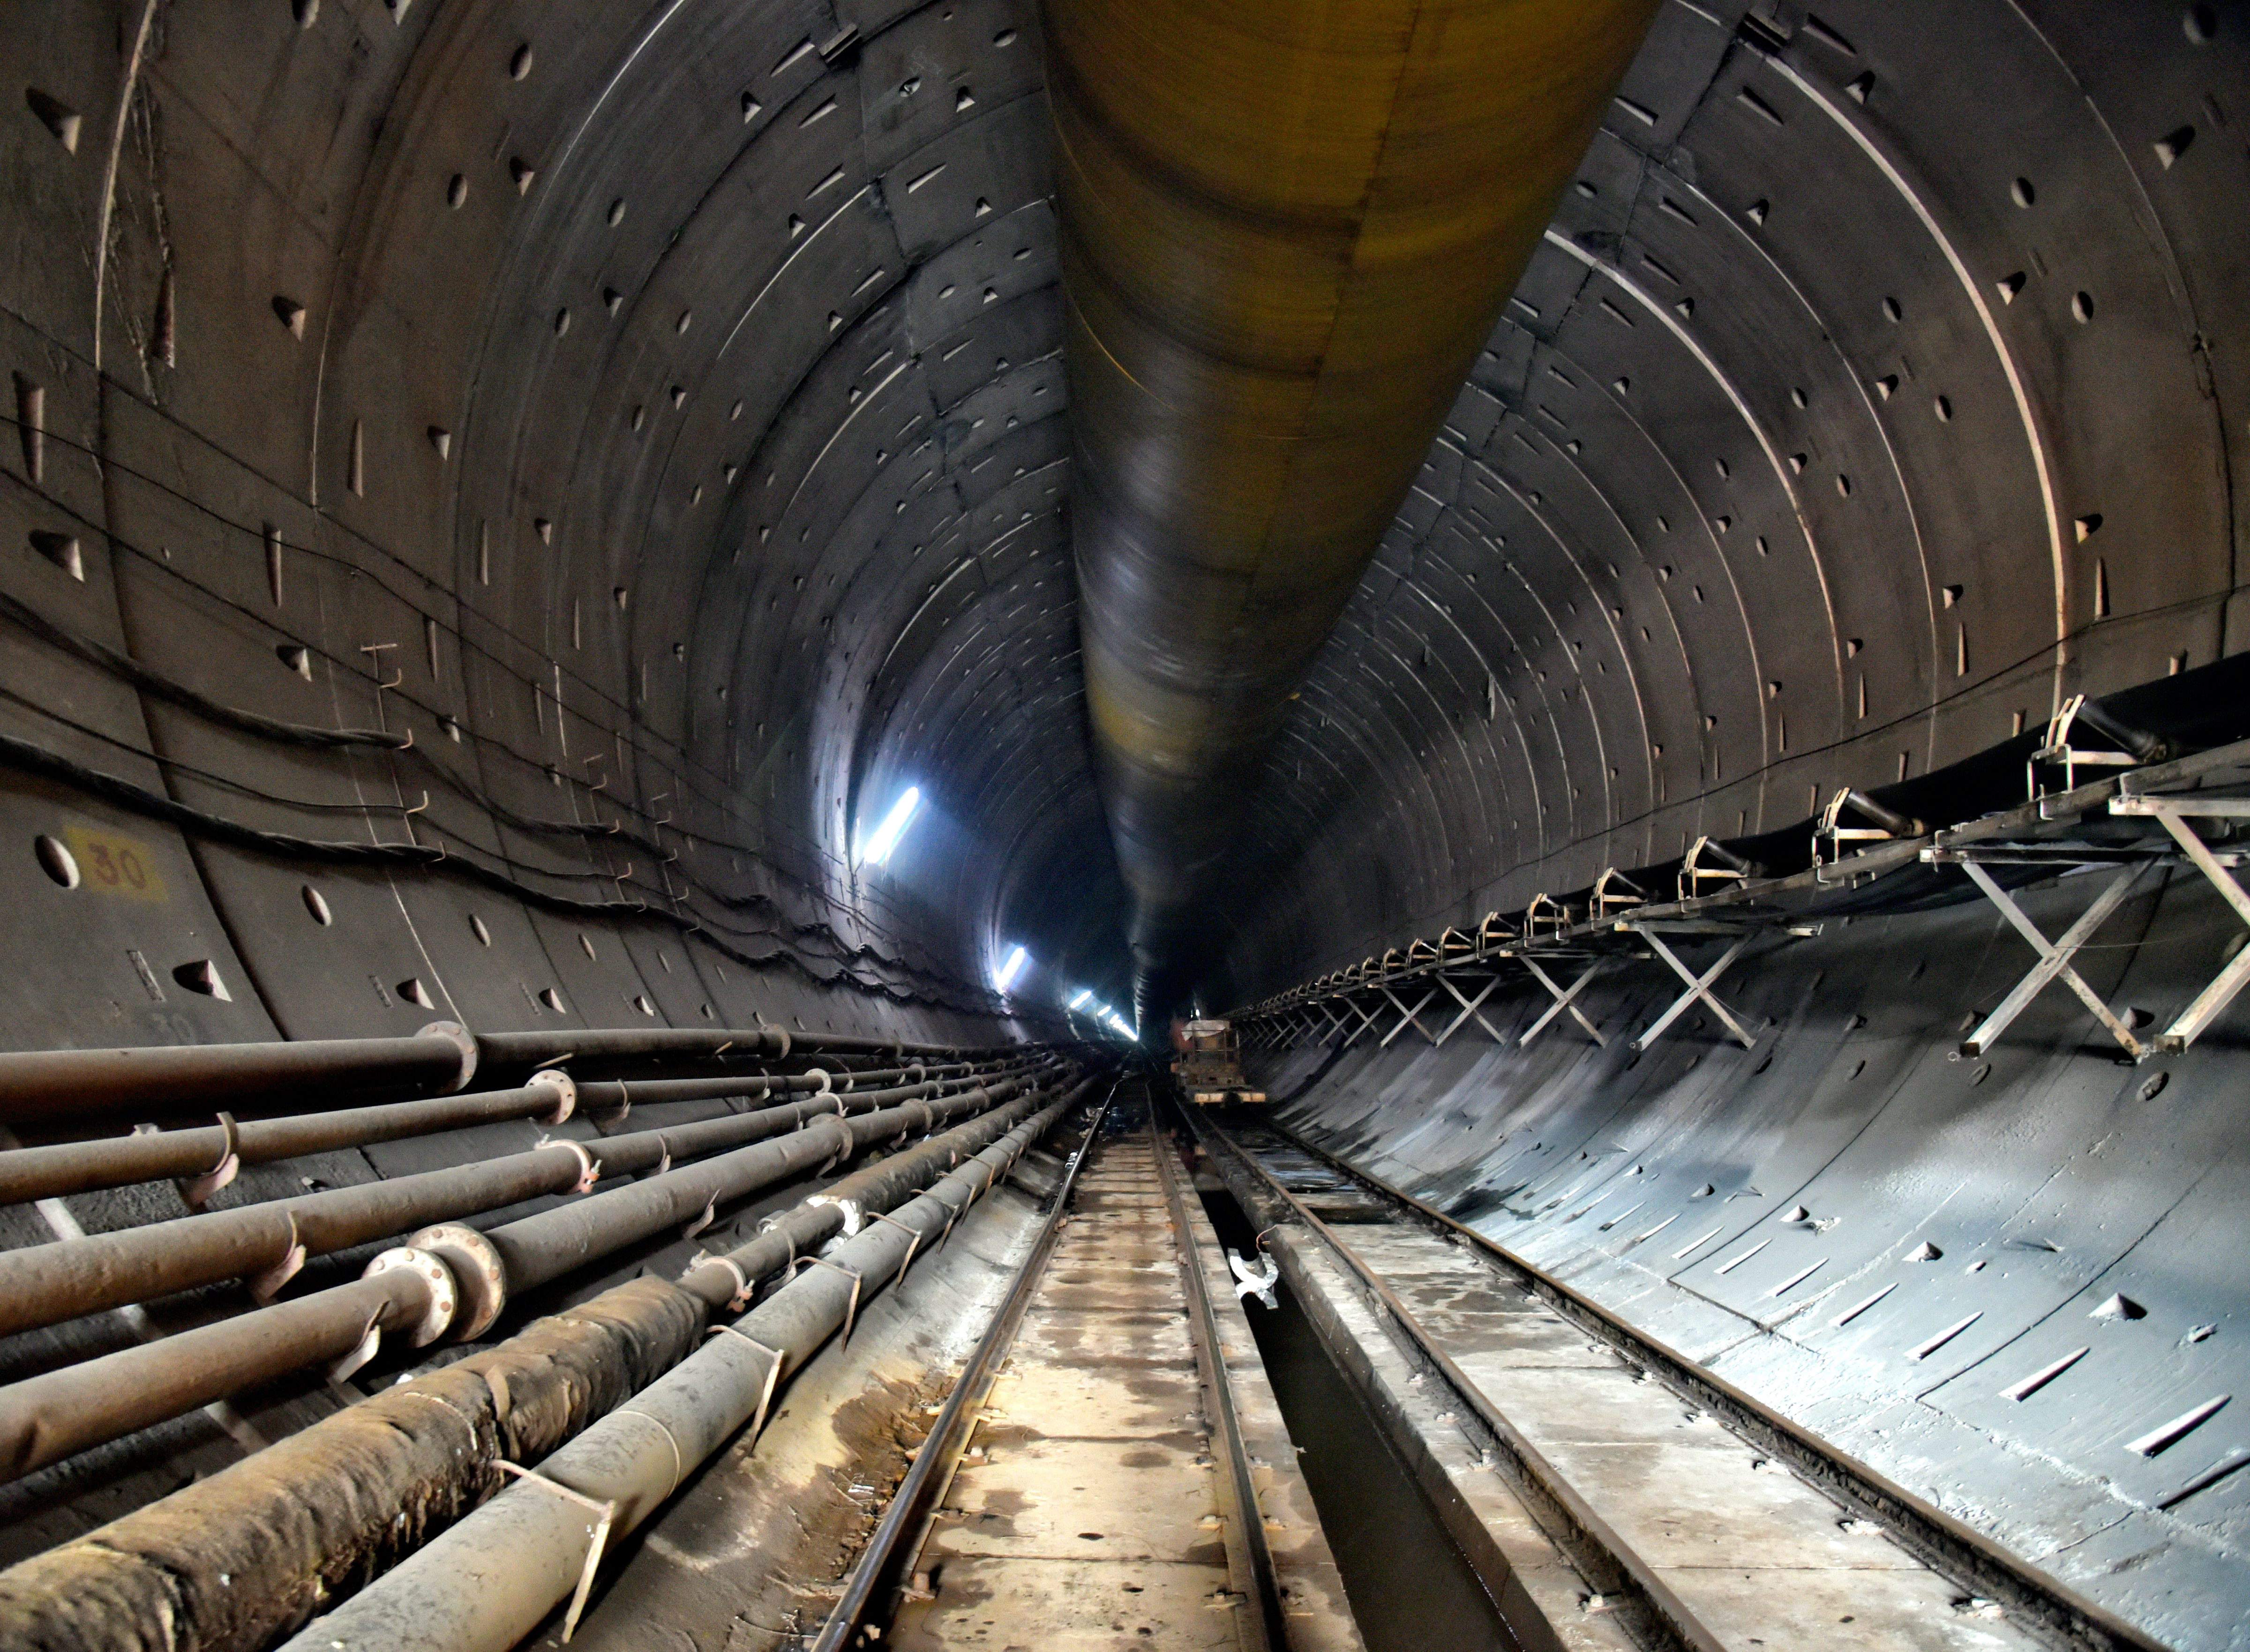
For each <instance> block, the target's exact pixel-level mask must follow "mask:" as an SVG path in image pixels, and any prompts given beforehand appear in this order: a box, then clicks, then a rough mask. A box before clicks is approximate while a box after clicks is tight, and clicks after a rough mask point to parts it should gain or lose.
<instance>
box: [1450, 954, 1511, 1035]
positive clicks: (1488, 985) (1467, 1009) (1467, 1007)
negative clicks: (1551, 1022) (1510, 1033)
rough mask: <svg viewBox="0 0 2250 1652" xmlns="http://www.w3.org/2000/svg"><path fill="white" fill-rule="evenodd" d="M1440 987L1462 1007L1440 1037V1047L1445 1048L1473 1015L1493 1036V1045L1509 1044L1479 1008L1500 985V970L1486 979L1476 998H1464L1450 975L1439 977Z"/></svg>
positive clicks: (1479, 1024) (1478, 1023)
mask: <svg viewBox="0 0 2250 1652" xmlns="http://www.w3.org/2000/svg"><path fill="white" fill-rule="evenodd" d="M1438 985H1439V986H1440V987H1443V988H1445V989H1446V991H1447V992H1448V993H1450V994H1452V995H1453V1002H1455V1003H1457V1004H1459V1005H1460V1007H1461V1013H1460V1015H1456V1016H1454V1017H1453V1022H1452V1023H1451V1024H1450V1025H1448V1026H1447V1027H1446V1030H1445V1031H1443V1032H1441V1033H1439V1035H1438V1043H1439V1045H1440V1046H1443V1044H1444V1043H1445V1042H1446V1039H1448V1038H1451V1037H1452V1036H1453V1035H1454V1034H1455V1033H1457V1032H1459V1031H1460V1029H1461V1023H1462V1022H1465V1021H1467V1019H1468V1018H1469V1017H1470V1016H1472V1015H1474V1016H1475V1017H1476V1023H1477V1025H1478V1026H1480V1027H1481V1028H1483V1029H1485V1031H1487V1033H1490V1034H1491V1035H1492V1042H1493V1043H1496V1044H1501V1043H1507V1042H1508V1041H1507V1040H1506V1039H1504V1038H1502V1037H1501V1036H1500V1034H1499V1032H1498V1031H1497V1030H1496V1029H1494V1026H1493V1024H1492V1023H1491V1022H1488V1021H1487V1020H1486V1019H1485V1018H1484V1015H1483V1012H1482V1011H1481V1010H1480V1009H1479V1008H1477V1006H1478V1005H1480V1004H1481V1003H1483V1002H1484V1001H1485V1000H1486V999H1487V998H1489V997H1491V996H1492V989H1493V988H1495V987H1497V986H1499V985H1500V972H1499V971H1498V970H1494V972H1493V973H1492V974H1490V975H1488V976H1487V977H1486V978H1485V983H1484V986H1483V988H1481V989H1480V991H1479V992H1478V994H1477V995H1476V996H1475V997H1474V998H1469V997H1466V996H1464V995H1462V992H1461V989H1460V988H1458V987H1456V986H1454V985H1453V977H1452V976H1450V975H1440V976H1439V977H1438Z"/></svg>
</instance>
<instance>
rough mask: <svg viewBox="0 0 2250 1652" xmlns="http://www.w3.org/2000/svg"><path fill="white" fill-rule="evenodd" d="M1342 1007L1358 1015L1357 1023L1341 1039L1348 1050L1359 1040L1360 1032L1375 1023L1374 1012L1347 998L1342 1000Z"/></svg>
mask: <svg viewBox="0 0 2250 1652" xmlns="http://www.w3.org/2000/svg"><path fill="white" fill-rule="evenodd" d="M1343 1007H1344V1008H1346V1009H1349V1011H1351V1013H1352V1014H1353V1015H1356V1016H1358V1017H1359V1025H1358V1026H1356V1027H1355V1028H1353V1029H1351V1031H1350V1032H1349V1034H1348V1035H1347V1036H1345V1038H1344V1041H1343V1047H1344V1048H1345V1049H1346V1050H1349V1049H1350V1048H1351V1047H1352V1046H1353V1045H1354V1044H1356V1043H1358V1042H1359V1036H1360V1034H1362V1033H1363V1032H1365V1031H1367V1029H1369V1028H1370V1027H1372V1026H1374V1025H1375V1012H1374V1011H1373V1010H1371V1009H1368V1008H1363V1006H1361V1005H1360V1004H1358V1003H1356V1002H1354V1001H1353V1000H1351V999H1349V998H1347V999H1345V1000H1344V1001H1343Z"/></svg>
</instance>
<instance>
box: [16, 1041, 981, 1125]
mask: <svg viewBox="0 0 2250 1652" xmlns="http://www.w3.org/2000/svg"><path fill="white" fill-rule="evenodd" d="M1017 1048H1019V1047H1018V1046H1007V1045H991V1046H978V1047H975V1048H968V1049H964V1048H962V1047H959V1046H955V1045H948V1044H929V1043H914V1042H912V1041H909V1040H904V1039H884V1038H870V1037H863V1036H857V1035H852V1034H845V1033H790V1032H787V1031H784V1030H783V1029H781V1028H778V1027H755V1028H749V1029H740V1028H731V1029H730V1028H721V1029H713V1030H710V1031H699V1030H696V1029H682V1028H646V1029H643V1028H587V1029H581V1030H577V1031H571V1032H506V1033H480V1034H471V1033H470V1032H468V1031H467V1030H466V1029H464V1028H463V1027H461V1026H460V1025H459V1024H458V1023H457V1022H450V1021H439V1022H431V1024H430V1025H429V1026H427V1027H424V1028H423V1029H422V1030H421V1031H419V1032H418V1033H416V1034H414V1035H413V1036H411V1037H406V1038H331V1039H301V1040H279V1041H272V1042H266V1043H237V1044H178V1045H162V1046H155V1047H150V1048H145V1049H133V1050H13V1051H7V1052H0V1123H5V1124H32V1123H44V1122H46V1121H49V1120H71V1119H84V1118H86V1117H87V1116H88V1115H95V1116H100V1117H105V1118H115V1117H118V1116H121V1115H124V1116H128V1117H129V1116H133V1115H136V1114H137V1115H138V1116H139V1117H141V1118H150V1117H155V1116H157V1115H160V1114H176V1113H180V1112H196V1111H201V1110H203V1109H204V1108H205V1107H211V1108H217V1107H222V1106H224V1107H230V1108H242V1109H248V1108H250V1107H252V1106H253V1105H256V1104H258V1103H259V1102H273V1101H294V1102H295V1103H297V1105H303V1098H304V1097H305V1096H306V1095H307V1093H314V1094H320V1095H324V1096H328V1095H334V1096H339V1097H342V1096H347V1095H358V1094H364V1093H365V1092H367V1091H393V1092H407V1093H416V1092H424V1093H426V1092H433V1091H434V1092H452V1091H460V1090H465V1089H466V1088H467V1087H468V1084H469V1080H470V1079H471V1078H472V1077H474V1076H476V1074H477V1073H478V1072H480V1071H482V1072H484V1073H485V1074H486V1075H487V1077H521V1076H523V1075H527V1074H528V1073H530V1072H532V1071H534V1070H536V1069H538V1068H541V1067H548V1066H556V1065H560V1064H562V1063H565V1062H574V1061H575V1062H579V1063H590V1064H597V1065H599V1064H605V1063H615V1062H629V1061H637V1060H643V1059H654V1058H663V1059H666V1060H671V1061H683V1060H701V1061H710V1060H719V1059H727V1060H746V1059H750V1058H753V1057H787V1056H789V1055H790V1053H791V1052H792V1051H794V1052H795V1053H797V1054H798V1055H820V1054H833V1055H836V1056H839V1057H861V1056H880V1055H885V1054H891V1055H894V1056H896V1057H900V1058H904V1057H912V1056H949V1057H955V1058H956V1059H958V1058H961V1057H973V1056H985V1055H991V1054H994V1053H997V1052H999V1051H1002V1050H1014V1049H1017Z"/></svg>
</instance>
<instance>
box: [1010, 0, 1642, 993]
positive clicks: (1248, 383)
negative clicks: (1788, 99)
mask: <svg viewBox="0 0 2250 1652" xmlns="http://www.w3.org/2000/svg"><path fill="white" fill-rule="evenodd" d="M1655 9H1656V8H1655V4H1654V0H1588V3H1569V0H1511V3H1505V4H1498V3H1491V0H1269V3H1265V4H1260V5H1254V6H1211V5H1208V4H1204V3H1200V0H1047V3H1046V5H1045V6H1044V8H1043V13H1044V22H1045V29H1044V34H1045V38H1046V54H1047V96H1048V103H1049V106H1050V107H1051V108H1052V109H1053V118H1054V126H1055V134H1056V158H1057V165H1056V170H1057V175H1058V176H1057V196H1058V203H1059V210H1060V217H1061V246H1060V251H1061V264H1062V277H1063V291H1064V296H1065V301H1066V302H1065V326H1066V334H1065V347H1064V348H1065V361H1066V368H1067V372H1068V375H1069V381H1070V421H1071V429H1072V436H1073V449H1072V461H1071V487H1072V509H1071V518H1072V534H1073V540H1074V544H1075V550H1076V559H1077V573H1078V586H1079V614H1080V638H1081V644H1082V648H1083V654H1084V659H1085V669H1086V687H1087V712H1088V716H1089V719H1090V721H1091V724H1092V727H1093V733H1094V748H1095V755H1096V759H1097V768H1098V773H1099V774H1100V778H1101V788H1102V793H1103V802H1104V804H1105V806H1106V808H1107V809H1108V817H1109V826H1110V834H1111V836H1112V837H1113V839H1114V840H1115V844H1116V849H1117V857H1118V862H1119V867H1120V870H1121V871H1122V873H1123V874H1124V879H1125V883H1126V886H1127V888H1128V890H1129V891H1130V892H1131V895H1132V899H1133V914H1132V919H1131V923H1130V929H1129V939H1130V940H1131V942H1132V946H1133V951H1134V957H1135V969H1136V976H1137V980H1136V988H1135V996H1136V1000H1137V1002H1138V1004H1139V1008H1140V1010H1141V1018H1142V1024H1143V1025H1144V1026H1145V1025H1147V1024H1149V1022H1150V1020H1151V1019H1152V1018H1153V1017H1154V1016H1155V1015H1160V1014H1162V1013H1163V1012H1164V1011H1166V1010H1168V1009H1170V1008H1171V1002H1172V1000H1173V999H1174V998H1176V997H1177V996H1178V995H1179V991H1180V987H1181V984H1182V981H1183V979H1184V975H1183V971H1184V969H1185V967H1187V966H1188V964H1189V963H1190V962H1191V960H1190V959H1189V958H1188V956H1187V953H1188V952H1189V950H1190V948H1191V945H1192V943H1193V941H1194V939H1195V933H1196V932H1195V925H1196V916H1197V912H1199V911H1200V910H1201V908H1202V906H1203V905H1204V899H1205V898H1206V897H1207V896H1208V895H1209V894H1210V893H1211V883H1212V880H1213V878H1214V877H1215V876H1216V875H1217V874H1218V871H1219V870H1220V868H1221V866H1222V864H1223V862H1224V860H1225V856H1226V853H1227V851H1228V850H1229V848H1230V846H1231V845H1232V843H1235V842H1236V841H1237V840H1238V839H1239V836H1240V835H1241V824H1242V820H1243V817H1244V811H1245V809H1246V807H1247V804H1248V800H1249V797H1250V795H1251V793H1252V790H1253V784H1254V782H1255V781H1256V779H1257V777H1258V774H1259V772H1260V761H1261V759H1262V757H1263V754H1264V753H1265V751H1266V747H1268V745H1269V744H1270V742H1271V740H1272V739H1273V735H1274V733H1276V731H1277V730H1278V729H1279V727H1280V720H1281V715H1282V712H1283V710H1284V706H1285V702H1286V699H1287V696H1288V695H1289V694H1290V692H1292V691H1293V690H1294V688H1295V687H1296V685H1297V684H1298V683H1299V681H1300V680H1301V678H1302V677H1303V675H1304V672H1305V671H1306V669H1307V667H1308V665H1309V664H1311V661H1312V658H1313V656H1314V654H1315V651H1316V650H1318V649H1319V648H1320V646H1321V644H1322V643H1323V642H1324V641H1325V640H1326V639H1327V637H1328V636H1329V631H1330V630H1332V629H1333V628H1334V626H1335V623H1336V619H1337V616H1339V615H1340V614H1341V613H1342V609H1343V605H1344V603H1345V602H1346V600H1347V599H1348V598H1349V596H1350V595H1351V592H1352V591H1353V589H1355V588H1356V586H1357V584H1358V582H1359V578H1360V575H1361V574H1362V572H1363V570H1364V569H1365V568H1366V566H1367V563H1368V561H1369V559H1370V557H1371V556H1372V555H1373V554H1374V552H1375V548H1376V546H1377V540H1379V539H1380V537H1381V535H1382V534H1383V533H1384V529H1385V528H1386V527H1388V526H1389V525H1390V523H1391V520H1392V519H1393V517H1394V516H1395V514H1396V513H1397V511H1398V506H1399V503H1400V501H1401V500H1402V499H1404V498H1405V494H1406V492H1407V489H1408V487H1409V486H1410V485H1411V483H1412V481H1413V478H1414V476H1415V473H1416V470H1417V468H1418V466H1419V465H1421V463H1422V461H1423V458H1424V456H1425V454H1426V453H1427V452H1428V451H1429V446H1430V443H1431V440H1432V437H1435V436H1436V434H1437V431H1438V429H1439V424H1440V423H1442V421H1443V419H1444V417H1445V415H1446V410H1448V409H1449V408H1450V407H1451V406H1452V405H1453V401H1454V398H1455V396H1457V395H1458V393H1459V391H1460V386H1461V382H1462V379H1463V378H1464V377H1465V376H1466V375H1467V371H1468V368H1469V366H1470V364H1471V363H1472V362H1473V361H1474V360H1475V358H1476V354H1477V352H1478V350H1479V349H1480V348H1481V347H1482V346H1483V345H1484V343H1485V342H1486V341H1487V339H1488V338H1489V337H1490V335H1491V332H1492V328H1493V325H1494V320H1495V319H1496V317H1497V315H1498V313H1499V310H1500V307H1501V303H1502V302H1503V301H1504V300H1505V299H1506V298H1507V296H1508V293H1509V291H1510V289H1511V288H1513V287H1514V286H1515V283H1516V281H1517V279H1518V278H1519V277H1520V276H1521V275H1522V272H1523V269H1524V267H1525V265H1526V264H1527V263H1528V261H1529V258H1530V256H1531V254H1532V252H1533V251H1534V250H1535V249H1536V246H1537V245H1538V244H1539V239H1540V236H1541V234H1542V232H1543V231H1544V230H1545V228H1546V226H1547V224H1548V223H1549V219H1550V218H1551V217H1552V216H1553V211H1554V206H1555V201H1556V196H1557V195H1558V194H1559V193H1560V192H1561V190H1562V189H1563V185H1564V184H1565V183H1567V182H1569V181H1570V174H1571V171H1572V169H1574V168H1576V167H1577V164H1578V162H1579V159H1580V157H1581V156H1582V155H1584V153H1585V149H1586V145H1587V143H1588V142H1589V141H1590V140H1591V138H1592V136H1593V134H1594V130H1595V127H1596V125H1597V123H1598V120H1600V118H1601V115H1602V113H1603V111H1604V110H1605V109H1606V108H1607V107H1608V106H1609V103H1610V99H1611V95H1612V93H1613V92H1614V91H1615V90H1616V87H1617V83H1618V79H1619V78H1620V77H1621V76H1622V74H1623V73H1624V71H1625V65H1627V64H1628V63H1629V62H1630V61H1631V60H1632V55H1633V52H1634V51H1635V49H1636V48H1637V47H1638V46H1639V42H1640V38H1641V35H1642V33H1643V32H1644V31H1645V30H1646V26H1647V24H1648V20H1649V18H1650V17H1652V16H1653V13H1654V11H1655Z"/></svg>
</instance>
